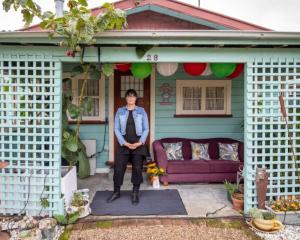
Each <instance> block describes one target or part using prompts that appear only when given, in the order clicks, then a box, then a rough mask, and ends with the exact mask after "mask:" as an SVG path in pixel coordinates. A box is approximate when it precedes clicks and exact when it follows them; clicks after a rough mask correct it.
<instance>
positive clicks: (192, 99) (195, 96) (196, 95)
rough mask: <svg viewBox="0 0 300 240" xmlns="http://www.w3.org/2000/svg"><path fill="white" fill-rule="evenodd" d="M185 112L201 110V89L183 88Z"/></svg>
mask: <svg viewBox="0 0 300 240" xmlns="http://www.w3.org/2000/svg"><path fill="white" fill-rule="evenodd" d="M182 90H183V94H182V95H183V110H201V87H183V88H182Z"/></svg>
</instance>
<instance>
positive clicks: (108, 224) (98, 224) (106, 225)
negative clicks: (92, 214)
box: [96, 221, 113, 228]
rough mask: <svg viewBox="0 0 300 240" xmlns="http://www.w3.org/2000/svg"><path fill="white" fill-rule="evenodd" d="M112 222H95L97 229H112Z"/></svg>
mask: <svg viewBox="0 0 300 240" xmlns="http://www.w3.org/2000/svg"><path fill="white" fill-rule="evenodd" d="M112 224H113V222H112V221H99V222H96V227H97V228H110V227H112Z"/></svg>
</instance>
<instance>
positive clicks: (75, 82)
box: [63, 73, 105, 122]
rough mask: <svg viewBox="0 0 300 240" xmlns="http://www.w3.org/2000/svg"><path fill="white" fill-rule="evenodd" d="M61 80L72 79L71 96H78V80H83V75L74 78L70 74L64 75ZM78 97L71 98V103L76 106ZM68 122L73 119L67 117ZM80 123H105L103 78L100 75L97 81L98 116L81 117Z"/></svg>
mask: <svg viewBox="0 0 300 240" xmlns="http://www.w3.org/2000/svg"><path fill="white" fill-rule="evenodd" d="M63 78H70V79H72V95H73V96H76V95H78V90H77V89H78V82H79V81H78V80H79V79H82V78H84V76H83V74H79V75H77V76H75V77H71V73H64V74H63ZM78 98H79V96H77V97H75V98H73V101H72V102H73V103H74V104H78V102H77V100H76V99H78ZM68 120H69V121H73V120H74V119H72V118H70V116H69V115H68ZM81 121H95V122H96V121H105V76H104V75H103V74H102V73H101V76H100V79H99V116H98V117H94V116H82V120H81Z"/></svg>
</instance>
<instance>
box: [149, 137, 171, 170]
mask: <svg viewBox="0 0 300 240" xmlns="http://www.w3.org/2000/svg"><path fill="white" fill-rule="evenodd" d="M152 147H153V154H154V161H155V162H156V163H157V165H158V166H159V167H162V168H163V169H164V170H165V172H166V171H167V166H168V157H167V154H166V151H165V150H164V147H163V146H162V144H161V143H160V141H159V140H155V141H154V142H153V143H152Z"/></svg>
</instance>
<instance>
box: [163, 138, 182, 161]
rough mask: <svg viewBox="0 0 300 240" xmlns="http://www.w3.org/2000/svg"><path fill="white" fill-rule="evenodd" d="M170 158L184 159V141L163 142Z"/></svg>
mask: <svg viewBox="0 0 300 240" xmlns="http://www.w3.org/2000/svg"><path fill="white" fill-rule="evenodd" d="M163 146H164V149H165V151H166V154H167V158H168V160H183V156H182V142H176V143H163Z"/></svg>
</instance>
